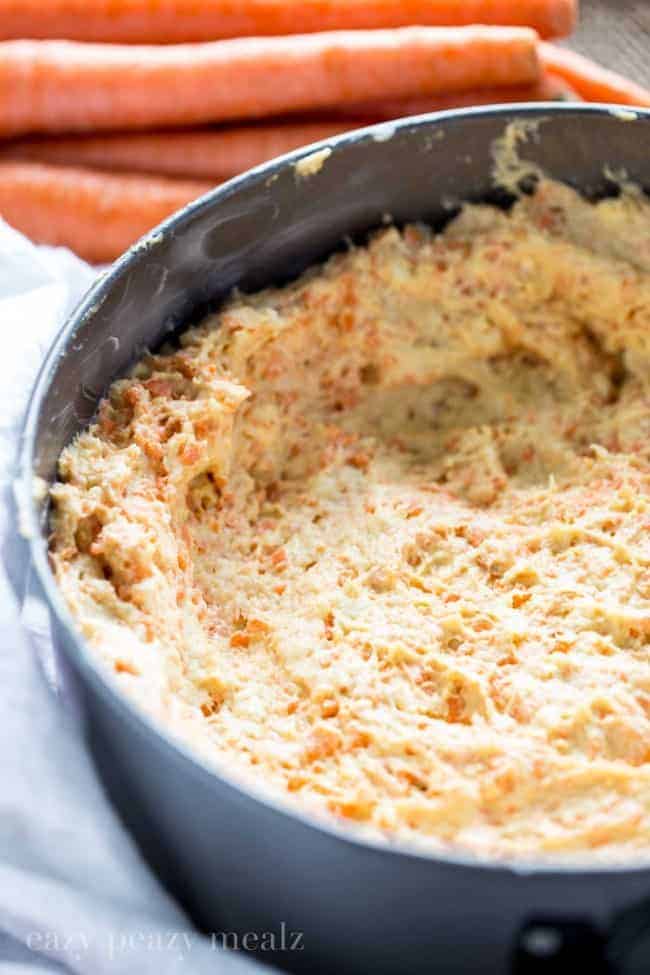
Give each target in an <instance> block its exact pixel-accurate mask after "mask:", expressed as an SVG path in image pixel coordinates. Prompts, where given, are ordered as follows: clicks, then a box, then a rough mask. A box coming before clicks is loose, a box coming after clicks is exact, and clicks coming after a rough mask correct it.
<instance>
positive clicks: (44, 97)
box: [0, 27, 539, 136]
mask: <svg viewBox="0 0 650 975" xmlns="http://www.w3.org/2000/svg"><path fill="white" fill-rule="evenodd" d="M538 76H539V61H538V57H537V35H536V34H535V32H534V31H531V30H529V29H527V28H525V27H463V28H457V29H453V30H452V29H446V28H442V27H412V28H409V27H405V28H402V29H400V30H394V31H389V30H386V31H381V30H378V31H341V32H332V33H323V34H303V35H299V36H295V37H268V38H243V39H238V40H230V41H215V42H213V43H210V44H178V45H172V46H169V47H135V46H134V47H128V46H120V45H108V44H78V43H75V42H66V41H5V42H4V43H0V135H5V136H10V135H22V134H27V133H30V132H65V131H92V130H93V129H143V128H155V127H156V126H158V127H165V126H174V125H181V126H186V125H192V124H198V123H205V122H217V121H224V120H228V119H235V118H241V119H245V118H260V117H265V116H269V115H274V114H281V113H283V112H290V111H305V110H310V109H315V108H328V107H331V106H337V105H341V104H349V103H351V102H352V103H354V102H360V101H365V100H371V99H380V98H411V97H417V96H420V95H435V94H448V93H450V92H456V91H463V90H467V89H470V88H477V87H480V86H483V87H490V86H501V85H519V84H529V83H532V82H535V81H537V79H538Z"/></svg>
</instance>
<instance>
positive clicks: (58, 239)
mask: <svg viewBox="0 0 650 975" xmlns="http://www.w3.org/2000/svg"><path fill="white" fill-rule="evenodd" d="M211 185H212V184H210V183H200V182H181V181H176V180H165V179H146V178H145V177H135V176H132V177H128V176H111V175H107V174H104V173H91V172H89V171H87V170H83V169H72V168H70V169H64V168H61V167H55V166H45V165H39V164H37V163H19V162H15V163H14V162H2V163H0V216H2V217H3V219H5V220H6V221H7V223H10V224H11V225H12V226H13V227H16V228H17V229H18V230H20V231H22V233H24V234H26V235H27V236H28V237H31V238H32V240H34V241H36V242H37V243H41V244H53V245H61V246H63V247H69V248H70V249H71V250H73V251H75V252H76V253H77V254H79V256H80V257H83V258H85V259H86V260H87V261H92V262H95V263H101V262H104V261H112V260H114V259H115V258H116V257H118V256H119V255H120V254H121V253H122V252H123V251H125V250H126V249H127V248H128V247H130V246H131V244H133V243H135V241H136V240H138V238H139V237H141V236H142V235H143V234H145V233H146V232H147V231H149V230H151V229H152V228H153V227H155V226H156V224H158V223H160V222H161V220H164V219H165V217H168V216H170V214H172V213H174V211H175V210H178V209H180V208H181V207H183V206H185V205H186V204H187V203H190V202H191V201H192V200H194V199H196V198H197V197H199V196H201V195H202V194H203V193H205V192H207V191H208V190H209V189H210V188H211Z"/></svg>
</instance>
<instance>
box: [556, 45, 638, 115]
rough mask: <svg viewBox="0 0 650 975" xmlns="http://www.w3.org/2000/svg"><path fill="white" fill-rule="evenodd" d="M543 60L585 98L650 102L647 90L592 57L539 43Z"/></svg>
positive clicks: (594, 100) (622, 101)
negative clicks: (597, 62) (591, 58)
mask: <svg viewBox="0 0 650 975" xmlns="http://www.w3.org/2000/svg"><path fill="white" fill-rule="evenodd" d="M540 57H541V59H542V62H543V64H544V65H545V67H546V68H547V69H548V70H549V71H552V72H554V74H557V75H559V76H560V77H561V78H564V80H565V81H566V82H567V83H568V84H570V85H571V86H572V87H573V88H575V90H576V91H577V92H578V94H579V95H580V96H581V97H582V98H584V100H585V101H588V102H613V103H614V104H615V105H637V106H640V107H648V106H650V91H649V90H648V89H647V88H643V87H642V86H641V85H637V84H636V83H635V82H634V81H630V80H629V78H624V77H623V76H622V75H620V74H616V72H614V71H609V70H608V69H607V68H603V67H601V66H600V65H599V64H596V62H595V61H591V60H590V59H589V58H585V57H583V56H582V55H581V54H576V53H575V51H569V50H567V49H566V48H563V47H556V46H555V45H554V44H540Z"/></svg>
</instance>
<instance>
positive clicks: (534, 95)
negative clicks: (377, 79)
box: [330, 74, 581, 124]
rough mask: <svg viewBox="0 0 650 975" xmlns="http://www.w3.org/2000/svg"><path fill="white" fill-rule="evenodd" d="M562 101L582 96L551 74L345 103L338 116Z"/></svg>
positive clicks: (385, 116) (378, 117)
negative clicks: (522, 81) (505, 84)
mask: <svg viewBox="0 0 650 975" xmlns="http://www.w3.org/2000/svg"><path fill="white" fill-rule="evenodd" d="M558 100H562V101H581V98H580V96H579V95H578V94H577V93H576V92H575V91H574V90H573V88H571V86H570V85H568V84H567V83H566V82H565V81H564V80H563V79H562V78H559V77H557V76H556V75H552V74H547V75H545V76H544V77H543V78H542V79H541V80H540V81H539V82H538V83H537V84H535V85H519V86H513V87H510V88H483V89H476V90H473V91H461V92H456V93H455V94H452V95H436V96H434V97H429V98H407V99H398V98H395V99H386V100H384V101H381V102H364V103H362V104H357V105H346V106H343V107H342V108H340V109H338V110H337V112H336V115H337V118H340V119H341V121H342V122H344V121H346V120H350V121H352V120H353V119H364V120H365V119H372V120H373V121H378V122H384V121H388V120H389V119H395V118H403V117H404V116H407V115H424V114H425V113H428V112H442V111H445V110H446V109H450V108H469V107H471V106H472V105H496V104H503V103H509V102H545V101H558ZM330 114H331V113H330ZM359 124H361V123H359Z"/></svg>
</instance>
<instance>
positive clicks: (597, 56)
mask: <svg viewBox="0 0 650 975" xmlns="http://www.w3.org/2000/svg"><path fill="white" fill-rule="evenodd" d="M567 44H568V46H569V47H572V48H574V50H576V51H580V53H581V54H587V55H589V57H592V58H594V60H595V61H599V62H600V63H601V64H603V65H605V67H607V68H612V69H613V70H614V71H618V72H620V73H621V74H624V75H627V76H628V77H629V78H632V79H633V80H634V81H637V82H639V83H640V84H645V85H647V86H648V87H650V0H582V3H581V14H580V25H579V27H578V29H577V31H576V32H575V34H574V35H573V37H572V38H571V40H570V41H568V42H567Z"/></svg>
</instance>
